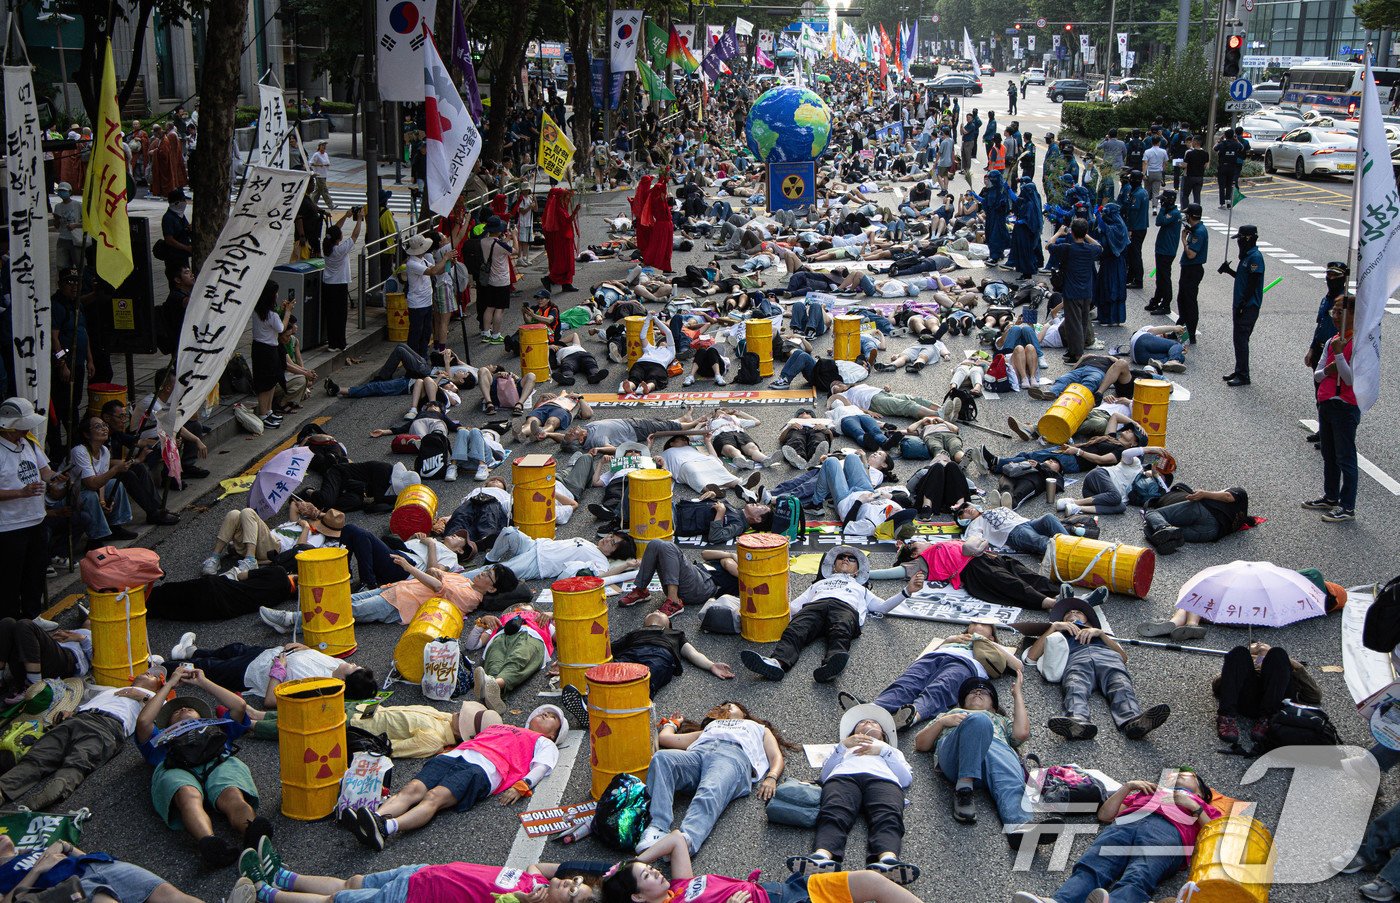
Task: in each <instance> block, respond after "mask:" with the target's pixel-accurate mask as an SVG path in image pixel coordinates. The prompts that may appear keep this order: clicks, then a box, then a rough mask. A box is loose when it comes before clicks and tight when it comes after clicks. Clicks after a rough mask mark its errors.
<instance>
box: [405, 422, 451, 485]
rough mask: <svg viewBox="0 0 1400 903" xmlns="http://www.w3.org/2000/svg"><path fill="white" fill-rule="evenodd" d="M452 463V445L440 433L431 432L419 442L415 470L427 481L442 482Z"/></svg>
mask: <svg viewBox="0 0 1400 903" xmlns="http://www.w3.org/2000/svg"><path fill="white" fill-rule="evenodd" d="M451 463H452V443H451V442H449V441H448V439H447V437H446V436H444V435H443V434H442V433H439V432H436V431H434V432H431V433H429V434H428V435H426V436H424V437H423V438H422V439H420V440H418V457H417V459H416V460H415V461H414V463H413V469H414V470H416V471H418V476H420V477H422V478H423V479H425V480H441V479H442V478H443V477H445V476H446V475H447V466H448V465H449V464H451Z"/></svg>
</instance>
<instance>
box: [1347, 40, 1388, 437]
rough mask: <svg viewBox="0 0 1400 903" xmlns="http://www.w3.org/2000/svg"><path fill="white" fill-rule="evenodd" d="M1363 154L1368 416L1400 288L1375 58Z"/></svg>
mask: <svg viewBox="0 0 1400 903" xmlns="http://www.w3.org/2000/svg"><path fill="white" fill-rule="evenodd" d="M1361 84H1362V88H1361V122H1360V128H1359V129H1358V131H1359V133H1360V141H1358V142H1357V145H1358V149H1359V150H1360V151H1361V154H1360V159H1358V160H1357V161H1356V176H1355V182H1356V185H1355V186H1354V190H1353V192H1352V208H1351V247H1352V249H1353V251H1354V254H1355V257H1356V269H1355V270H1353V271H1352V272H1354V273H1355V274H1356V310H1355V312H1354V314H1353V316H1352V329H1353V333H1352V336H1353V338H1352V343H1353V344H1352V356H1351V369H1352V373H1353V380H1352V386H1353V388H1354V389H1355V391H1356V405H1357V407H1359V408H1360V409H1361V411H1362V413H1365V412H1366V411H1367V410H1369V409H1370V407H1371V405H1373V404H1375V403H1376V398H1377V396H1379V395H1380V379H1381V321H1382V319H1384V317H1385V308H1386V305H1387V304H1388V303H1389V302H1390V296H1391V294H1393V293H1394V292H1395V290H1396V289H1397V288H1400V228H1397V226H1398V225H1400V192H1397V190H1396V186H1395V176H1394V175H1393V172H1392V168H1391V163H1390V147H1389V145H1387V143H1386V138H1385V123H1384V122H1383V121H1382V120H1381V116H1382V115H1383V114H1384V113H1385V109H1384V108H1383V107H1381V103H1380V97H1379V95H1378V94H1377V92H1376V79H1375V76H1374V75H1372V73H1371V55H1370V54H1369V53H1368V54H1366V69H1365V73H1364V77H1363V78H1362V79H1361Z"/></svg>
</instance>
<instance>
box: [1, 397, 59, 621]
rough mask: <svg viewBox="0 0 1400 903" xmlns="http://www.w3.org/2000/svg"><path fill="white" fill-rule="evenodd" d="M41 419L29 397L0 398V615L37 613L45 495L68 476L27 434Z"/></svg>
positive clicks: (43, 559) (41, 588)
mask: <svg viewBox="0 0 1400 903" xmlns="http://www.w3.org/2000/svg"><path fill="white" fill-rule="evenodd" d="M43 423H44V415H43V414H36V413H35V412H34V405H33V404H31V403H30V401H29V399H27V398H19V397H16V398H8V399H6V400H5V401H4V402H0V569H2V570H0V572H3V573H4V574H5V575H6V577H7V578H8V579H6V580H4V581H3V584H2V585H0V616H9V617H24V616H26V615H37V614H38V613H39V603H40V600H41V598H42V597H43V595H44V568H45V567H47V566H48V563H49V555H48V538H47V536H46V535H45V533H44V517H45V508H44V496H45V492H46V491H47V490H48V489H49V488H50V486H52V487H55V488H57V487H60V486H61V485H62V484H66V482H67V477H64V476H60V475H57V474H55V473H54V471H53V469H52V468H51V467H49V459H48V456H46V455H45V454H44V450H43V449H42V448H40V447H39V444H38V443H37V442H35V441H34V440H33V439H31V438H29V431H30V430H35V429H38V428H39V427H40V426H42V425H43Z"/></svg>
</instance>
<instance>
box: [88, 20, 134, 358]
mask: <svg viewBox="0 0 1400 903" xmlns="http://www.w3.org/2000/svg"><path fill="white" fill-rule="evenodd" d="M97 101H98V109H97V122H95V123H93V130H92V132H93V141H92V154H91V156H90V157H89V159H88V170H87V183H86V184H85V185H84V186H83V231H84V232H86V233H87V234H89V235H91V236H92V237H93V238H95V239H96V240H97V275H99V276H101V277H102V278H103V279H104V280H105V281H106V282H107V284H108V285H121V284H122V283H123V282H125V281H126V277H127V276H130V275H131V271H132V270H133V269H135V266H134V265H133V263H132V261H131V224H130V221H129V220H128V219H127V215H126V178H127V170H126V145H125V144H124V143H123V142H122V113H121V109H120V107H118V106H117V70H116V68H115V67H113V65H112V42H111V41H110V40H108V41H107V48H106V50H105V51H104V52H103V55H102V90H101V93H99V94H98V98H97ZM73 366H79V363H78V362H74V364H73Z"/></svg>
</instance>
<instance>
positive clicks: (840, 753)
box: [822, 740, 914, 787]
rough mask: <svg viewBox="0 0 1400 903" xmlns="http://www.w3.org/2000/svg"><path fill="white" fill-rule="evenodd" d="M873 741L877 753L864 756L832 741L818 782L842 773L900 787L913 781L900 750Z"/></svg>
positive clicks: (907, 764)
mask: <svg viewBox="0 0 1400 903" xmlns="http://www.w3.org/2000/svg"><path fill="white" fill-rule="evenodd" d="M875 742H876V743H877V744H878V745H877V746H876V749H878V750H879V752H878V753H875V754H873V755H868V756H860V755H856V754H854V753H851V752H850V751H849V750H847V748H846V747H844V746H842V745H841V744H840V743H838V744H836V749H835V750H833V751H832V753H831V757H830V758H828V759H827V760H826V764H825V765H824V766H823V767H822V781H823V782H826V781H828V780H830V779H831V778H837V777H842V776H856V775H868V776H870V777H872V778H875V779H876V780H880V781H889V782H890V783H892V784H898V785H899V786H901V787H908V786H909V785H910V784H912V783H914V773H913V772H912V771H910V770H909V761H908V760H907V759H905V758H904V753H902V752H900V751H899V750H898V749H895V748H894V747H893V746H890V745H889V744H888V743H884V742H882V741H879V740H877V741H875Z"/></svg>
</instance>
